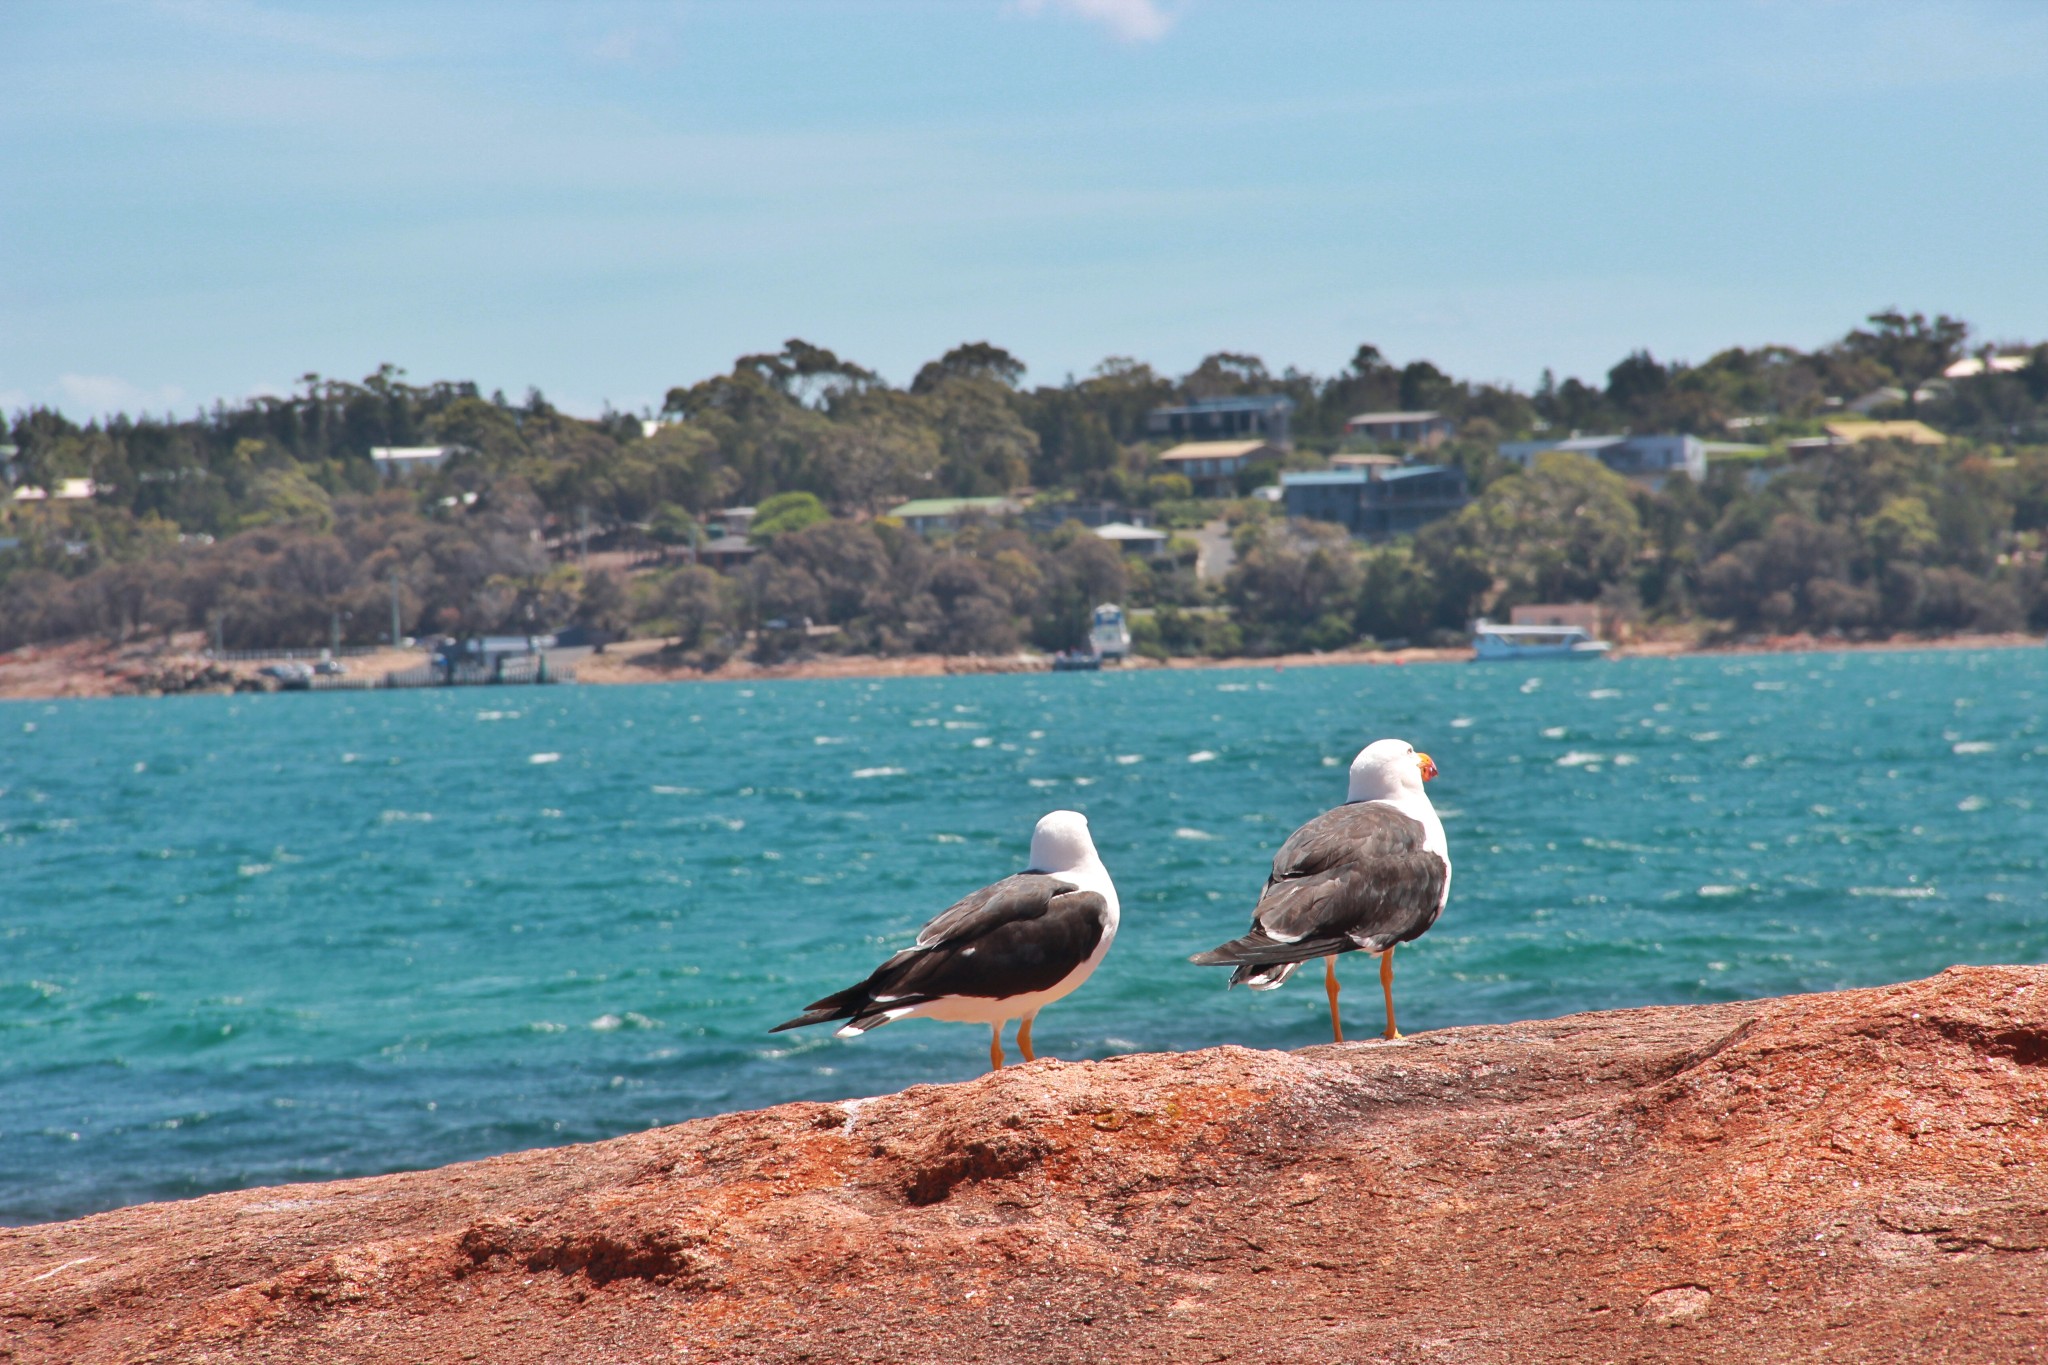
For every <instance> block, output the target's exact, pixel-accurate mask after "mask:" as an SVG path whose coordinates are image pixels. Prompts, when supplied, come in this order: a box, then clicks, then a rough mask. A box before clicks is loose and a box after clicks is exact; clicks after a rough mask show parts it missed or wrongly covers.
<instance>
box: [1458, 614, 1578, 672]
mask: <svg viewBox="0 0 2048 1365" xmlns="http://www.w3.org/2000/svg"><path fill="white" fill-rule="evenodd" d="M1612 648H1613V646H1612V645H1610V644H1608V643H1607V641H1605V640H1596V639H1594V638H1593V635H1592V632H1590V631H1588V630H1587V629H1586V628H1585V627H1584V626H1503V625H1498V624H1496V623H1494V622H1492V621H1476V622H1474V623H1473V625H1472V659H1473V661H1474V662H1475V663H1476V662H1478V661H1480V660H1491V659H1598V658H1600V657H1601V656H1602V655H1604V654H1606V653H1607V651H1608V650H1610V649H1612Z"/></svg>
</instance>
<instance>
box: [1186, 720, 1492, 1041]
mask: <svg viewBox="0 0 2048 1365" xmlns="http://www.w3.org/2000/svg"><path fill="white" fill-rule="evenodd" d="M1435 776H1436V764H1435V763H1432V762H1431V761H1430V757H1429V755H1428V754H1421V753H1417V752H1416V751H1415V746H1414V745H1412V744H1410V743H1408V742H1407V741H1406V740H1399V739H1382V740H1376V741H1375V742H1373V743H1371V744H1368V745H1366V746H1365V748H1363V749H1361V750H1359V753H1358V757H1357V758H1354V759H1352V760H1351V787H1350V793H1349V795H1348V796H1347V797H1346V798H1345V802H1344V804H1343V805H1341V806H1338V807H1337V808H1336V809H1334V810H1329V811H1325V812H1323V813H1322V814H1321V815H1318V816H1317V817H1316V818H1315V819H1313V820H1311V821H1309V822H1308V823H1307V824H1305V825H1303V826H1302V827H1301V828H1300V829H1298V830H1296V831H1294V833H1293V834H1292V835H1291V836H1289V838H1288V840H1287V842H1286V843H1284V844H1282V845H1281V846H1280V852H1279V853H1277V854H1276V855H1274V858H1273V872H1272V875H1271V876H1269V877H1268V878H1266V889H1265V891H1263V892H1262V893H1261V894H1260V896H1259V903H1258V905H1257V906H1255V907H1254V908H1253V910H1252V927H1251V930H1250V931H1249V932H1248V933H1246V934H1244V935H1243V936H1242V937H1240V938H1234V939H1232V940H1231V941H1230V942H1228V943H1225V944H1222V945H1221V946H1219V947H1216V948H1212V949H1210V950H1209V951H1208V952H1206V953H1197V954H1196V955H1195V956H1194V957H1193V958H1191V959H1189V960H1190V961H1192V962H1194V963H1196V964H1198V965H1200V966H1205V967H1210V966H1217V967H1235V968H1236V969H1237V970H1236V971H1234V972H1232V973H1231V974H1230V984H1231V985H1233V986H1235V985H1239V984H1243V985H1247V986H1250V987H1251V988H1252V989H1253V990H1255V991H1270V990H1272V989H1273V988H1274V987H1276V986H1278V985H1280V984H1281V983H1283V982H1284V981H1286V980H1287V978H1288V977H1290V976H1292V975H1293V974H1294V969H1295V968H1296V967H1299V966H1300V965H1301V964H1302V963H1304V962H1309V961H1312V960H1313V959H1315V958H1321V959H1323V975H1324V987H1325V989H1326V990H1327V991H1328V992H1329V996H1330V1031H1331V1032H1332V1033H1333V1034H1334V1035H1336V1039H1337V1041H1338V1042H1340V1043H1341V1042H1343V1041H1344V1025H1343V1022H1342V1020H1341V1019H1340V1018H1339V1017H1338V1013H1337V994H1338V991H1339V990H1340V989H1341V988H1340V987H1339V986H1338V984H1337V955H1338V954H1339V953H1351V952H1363V953H1370V954H1372V955H1373V956H1374V957H1377V958H1378V959H1379V960H1380V990H1381V991H1382V992H1383V993H1384V994H1385V996H1386V999H1387V1031H1386V1033H1385V1035H1384V1036H1386V1037H1388V1038H1399V1037H1400V1036H1401V1034H1400V1031H1399V1030H1398V1029H1396V1028H1395V1027H1394V948H1395V946H1396V945H1397V944H1402V943H1406V942H1408V941H1409V940H1411V939H1415V938H1420V937H1421V936H1422V935H1423V934H1424V933H1425V932H1427V930H1428V929H1429V926H1430V925H1432V924H1435V923H1436V920H1437V916H1438V915H1441V914H1442V913H1443V910H1444V903H1445V902H1446V901H1448V900H1449V899H1450V895H1451V854H1450V848H1449V845H1448V844H1446V843H1445V841H1444V825H1443V821H1441V820H1439V819H1438V818H1437V814H1436V808H1435V807H1434V806H1432V805H1430V804H1429V794H1428V793H1427V792H1426V791H1424V790H1423V785H1422V784H1423V783H1425V782H1428V781H1429V780H1430V779H1431V778H1434V777H1435Z"/></svg>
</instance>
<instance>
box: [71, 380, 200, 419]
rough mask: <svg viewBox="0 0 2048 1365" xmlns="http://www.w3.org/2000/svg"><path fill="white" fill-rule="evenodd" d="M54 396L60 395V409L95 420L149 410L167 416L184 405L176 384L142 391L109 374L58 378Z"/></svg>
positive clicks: (139, 387)
mask: <svg viewBox="0 0 2048 1365" xmlns="http://www.w3.org/2000/svg"><path fill="white" fill-rule="evenodd" d="M57 392H58V393H60V394H62V395H63V402H62V404H61V406H63V407H65V408H66V409H68V410H70V411H72V412H74V413H85V414H87V415H90V416H95V417H97V416H103V415H107V414H111V413H116V412H125V413H128V414H130V415H131V416H132V415H134V414H137V413H142V412H148V411H150V410H152V409H161V410H162V411H165V412H169V411H170V410H171V409H173V408H175V407H177V406H178V404H180V403H182V402H184V401H185V391H184V390H183V389H181V388H179V387H178V386H177V385H176V384H165V385H162V386H161V387H159V388H154V389H146V388H144V387H142V386H141V385H140V384H131V383H129V382H128V381H127V380H125V379H121V378H118V377H116V376H114V375H110V374H60V375H58V376H57Z"/></svg>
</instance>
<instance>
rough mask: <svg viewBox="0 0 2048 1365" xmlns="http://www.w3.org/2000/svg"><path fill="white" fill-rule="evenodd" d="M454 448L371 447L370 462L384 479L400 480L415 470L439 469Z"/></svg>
mask: <svg viewBox="0 0 2048 1365" xmlns="http://www.w3.org/2000/svg"><path fill="white" fill-rule="evenodd" d="M454 453H455V447H454V446H371V447H370V461H371V463H373V464H375V465H376V466H377V472H378V473H379V474H382V475H384V476H385V477H386V478H391V479H402V478H405V477H406V476H408V475H410V474H411V473H412V472H413V471H414V470H416V469H439V468H440V467H441V466H442V465H444V464H446V463H447V462H448V457H449V456H450V455H453V454H454Z"/></svg>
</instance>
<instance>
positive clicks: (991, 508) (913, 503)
mask: <svg viewBox="0 0 2048 1365" xmlns="http://www.w3.org/2000/svg"><path fill="white" fill-rule="evenodd" d="M1023 510H1024V504H1023V503H1021V502H1018V501H1017V500H1016V499H1015V498H913V499H911V500H910V501H909V502H906V503H899V504H898V505H897V506H895V507H892V508H890V509H889V513H888V514H889V515H890V516H892V517H894V518H895V519H896V520H898V521H900V522H902V523H903V524H904V525H905V526H908V527H909V528H910V529H911V530H913V531H915V532H917V533H918V534H919V535H921V536H935V535H942V534H945V533H948V532H952V531H957V530H959V529H960V528H961V527H962V526H964V525H966V524H967V523H968V522H970V521H975V520H979V519H982V518H1000V517H1013V516H1016V515H1017V514H1018V513H1019V512H1022V511H1023Z"/></svg>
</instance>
